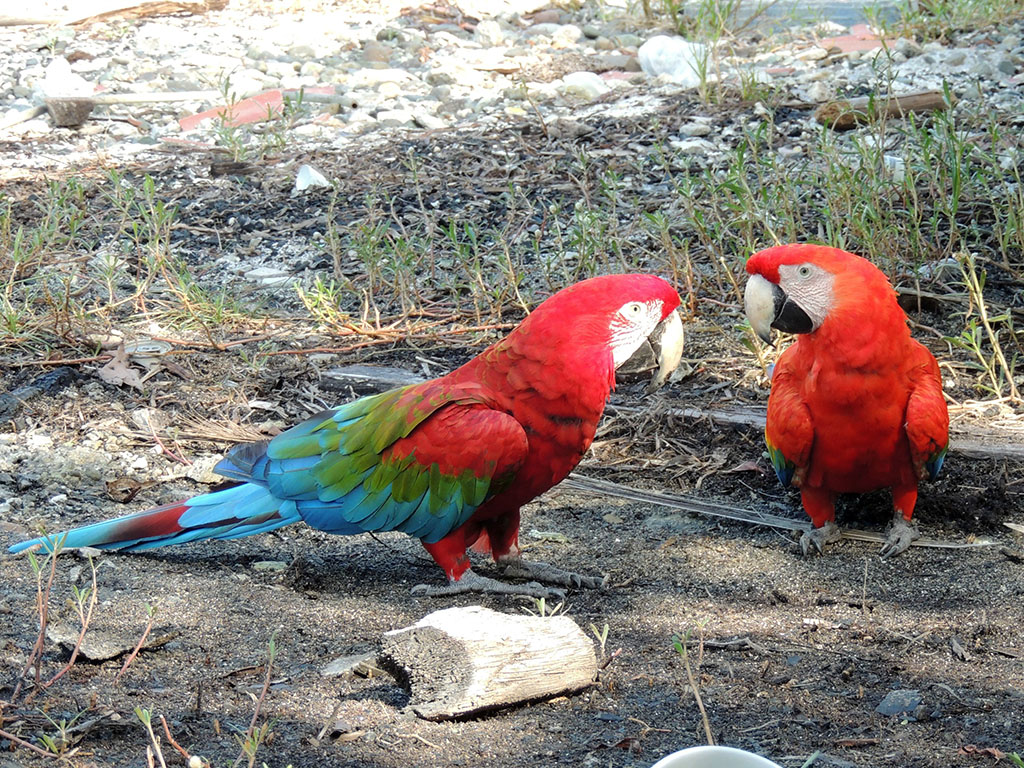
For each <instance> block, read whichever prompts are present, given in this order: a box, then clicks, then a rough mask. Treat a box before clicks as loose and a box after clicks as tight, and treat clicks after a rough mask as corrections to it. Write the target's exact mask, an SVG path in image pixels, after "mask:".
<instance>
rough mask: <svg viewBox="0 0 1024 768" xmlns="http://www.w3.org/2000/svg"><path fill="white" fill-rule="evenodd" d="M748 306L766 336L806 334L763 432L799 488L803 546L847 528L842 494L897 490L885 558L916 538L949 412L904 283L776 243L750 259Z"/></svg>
mask: <svg viewBox="0 0 1024 768" xmlns="http://www.w3.org/2000/svg"><path fill="white" fill-rule="evenodd" d="M747 272H749V273H750V279H749V281H748V282H747V287H746V295H745V297H744V298H745V302H744V303H745V305H746V313H747V318H748V319H749V321H750V326H751V328H752V329H753V330H754V331H755V332H756V333H757V335H758V336H760V337H761V338H762V339H764V341H766V342H768V341H770V338H771V329H772V328H776V329H778V330H780V331H783V332H786V333H795V334H798V336H797V340H796V343H795V344H793V345H792V346H790V347H789V348H788V349H786V350H785V351H784V352H783V353H782V355H781V356H780V357H779V359H778V362H777V363H776V365H775V371H774V373H773V374H772V384H771V394H770V395H769V397H768V422H767V427H766V428H765V442H766V443H767V445H768V453H769V455H770V456H771V461H772V464H773V465H774V467H775V472H776V474H777V475H778V476H779V480H780V481H781V482H782V483H783V485H789V484H790V483H792V484H793V485H795V486H797V487H799V489H800V497H801V500H802V502H803V506H804V509H805V510H806V511H807V514H808V515H810V517H811V521H812V523H813V524H814V529H813V530H811V531H809V532H807V533H805V534H804V535H803V537H802V538H801V540H800V544H801V547H802V548H803V551H804V554H807V552H808V551H809V549H810V548H811V547H814V548H815V549H817V551H818V552H821V551H822V550H823V549H824V547H825V545H826V544H827V543H829V542H832V541H835V540H836V539H838V538H839V528H838V527H837V526H836V523H835V499H836V495H837V494H839V493H865V492H868V491H874V490H877V489H879V488H891V489H892V497H893V506H894V508H895V515H894V520H893V525H892V527H891V529H890V531H889V534H888V537H887V539H886V542H885V545H884V546H883V547H882V556H883V557H888V556H891V555H896V554H899V553H900V552H902V551H903V550H905V549H906V548H907V547H909V546H910V543H911V542H912V541H913V540H914V539H916V538H917V537H918V533H917V531H916V529H915V528H913V527H912V526H911V525H910V518H911V515H912V514H913V513H914V504H915V503H916V501H917V484H918V481H919V480H920V479H922V478H924V477H925V476H930V477H931V478H932V479H934V478H935V476H936V475H937V474H938V472H939V469H940V468H941V467H942V462H943V459H944V458H945V456H946V447H947V445H948V444H949V414H948V412H947V410H946V401H945V399H944V398H943V396H942V379H941V376H940V374H939V366H938V363H936V362H935V357H934V356H933V355H932V353H931V352H929V351H928V349H927V348H925V346H924V345H922V344H920V343H919V342H917V341H915V340H914V339H912V338H911V337H910V330H909V329H908V328H907V322H906V317H905V315H904V313H903V310H902V309H901V308H900V306H899V304H898V303H897V302H896V292H895V291H894V290H893V287H892V285H891V284H890V283H889V281H888V279H887V278H886V277H885V275H884V274H883V273H882V272H881V270H879V269H878V268H877V267H875V266H874V265H873V264H872V263H871V262H869V261H868V260H867V259H863V258H861V257H860V256H855V255H853V254H852V253H847V252H845V251H841V250H838V249H836V248H827V247H825V246H820V245H806V244H804V245H780V246H776V247H774V248H768V249H767V250H764V251H761V252H759V253H755V254H754V255H753V256H751V257H750V259H749V260H748V261H747Z"/></svg>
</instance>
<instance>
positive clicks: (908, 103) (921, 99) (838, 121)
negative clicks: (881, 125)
mask: <svg viewBox="0 0 1024 768" xmlns="http://www.w3.org/2000/svg"><path fill="white" fill-rule="evenodd" d="M950 106H951V104H948V103H947V102H946V97H945V94H943V92H942V91H918V92H916V93H907V94H903V95H902V96H892V95H888V94H881V95H878V96H863V97H861V98H858V99H837V100H836V101H830V102H827V103H825V104H822V105H821V106H820V107H818V108H817V109H816V110H815V111H814V119H815V120H817V121H818V122H819V123H821V124H822V125H828V126H830V127H832V128H833V129H835V130H837V131H848V130H850V129H851V128H853V127H854V126H855V125H857V124H858V123H867V122H870V121H871V120H880V119H882V118H886V117H903V116H904V115H906V114H908V113H910V112H935V111H941V110H944V109H947V108H948V107H950Z"/></svg>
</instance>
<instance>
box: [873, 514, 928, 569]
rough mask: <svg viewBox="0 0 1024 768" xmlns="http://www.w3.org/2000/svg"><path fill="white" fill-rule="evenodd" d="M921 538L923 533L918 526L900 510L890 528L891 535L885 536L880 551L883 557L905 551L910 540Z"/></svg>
mask: <svg viewBox="0 0 1024 768" xmlns="http://www.w3.org/2000/svg"><path fill="white" fill-rule="evenodd" d="M919 538H921V534H920V533H919V532H918V530H917V528H916V527H914V526H913V525H911V524H910V521H909V520H906V519H905V518H904V517H903V515H901V514H900V513H899V512H897V513H896V516H895V517H894V518H893V520H892V527H891V528H890V529H889V535H888V536H886V537H885V544H883V545H882V551H881V552H879V553H878V554H880V555H881V556H882V559H883V560H884V559H886V558H889V557H892V556H893V555H898V554H899V553H900V552H903V551H904V550H905V549H906V548H907V547H909V546H910V542H912V541H914V539H919Z"/></svg>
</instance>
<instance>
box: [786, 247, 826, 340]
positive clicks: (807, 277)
mask: <svg viewBox="0 0 1024 768" xmlns="http://www.w3.org/2000/svg"><path fill="white" fill-rule="evenodd" d="M835 280H836V276H835V275H833V274H832V273H831V272H828V271H827V270H824V269H822V268H821V267H819V266H818V265H817V264H811V263H810V262H805V263H804V264H782V265H780V266H779V288H781V289H782V290H783V291H784V292H785V293H786V295H787V296H788V297H789V300H790V301H792V302H793V303H794V304H796V305H797V306H798V307H800V309H802V310H803V311H804V312H806V313H807V316H808V317H809V318H811V322H812V323H813V324H814V329H815V330H817V329H818V328H819V327H820V326H821V324H822V323H823V322H825V318H826V317H827V316H828V313H829V312H830V311H831V310H832V305H833V304H834V303H835V296H834V295H833V291H832V286H833V284H834V283H835Z"/></svg>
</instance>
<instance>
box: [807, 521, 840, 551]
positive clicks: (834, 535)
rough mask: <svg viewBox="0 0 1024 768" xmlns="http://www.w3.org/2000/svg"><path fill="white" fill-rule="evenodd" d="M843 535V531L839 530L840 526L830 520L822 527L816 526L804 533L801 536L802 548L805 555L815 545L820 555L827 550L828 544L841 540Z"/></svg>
mask: <svg viewBox="0 0 1024 768" xmlns="http://www.w3.org/2000/svg"><path fill="white" fill-rule="evenodd" d="M841 536H842V532H841V531H840V530H839V526H838V525H836V524H835V523H834V522H833V521H831V520H829V521H828V522H826V523H825V524H824V525H823V526H821V528H814V529H813V530H810V531H807V532H806V533H804V535H803V536H801V537H800V549H801V550H803V553H804V555H807V554H808V553H809V552H810V551H811V547H813V548H814V549H815V550H817V553H818V554H819V555H820V554H823V553H824V552H825V545H826V544H831V543H832V542H833V541H839V539H840V537H841Z"/></svg>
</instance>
